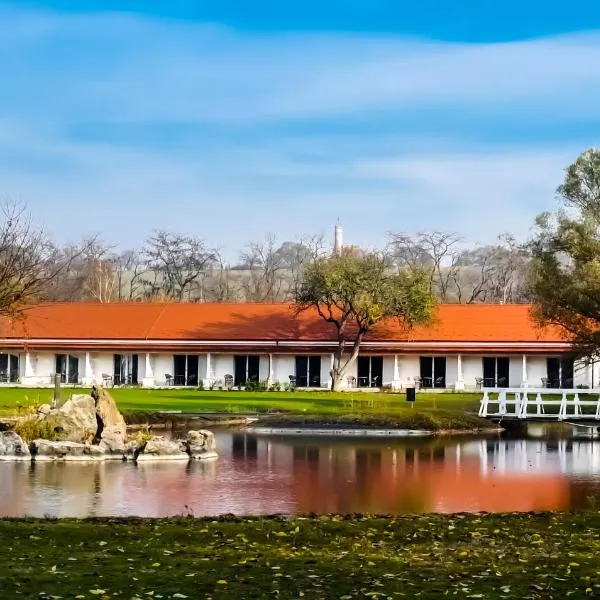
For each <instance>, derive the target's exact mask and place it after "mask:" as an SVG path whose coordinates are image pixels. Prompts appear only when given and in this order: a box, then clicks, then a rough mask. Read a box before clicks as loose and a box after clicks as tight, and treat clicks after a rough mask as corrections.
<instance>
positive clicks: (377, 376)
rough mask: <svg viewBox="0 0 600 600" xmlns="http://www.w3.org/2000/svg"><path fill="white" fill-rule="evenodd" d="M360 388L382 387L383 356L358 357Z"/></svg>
mask: <svg viewBox="0 0 600 600" xmlns="http://www.w3.org/2000/svg"><path fill="white" fill-rule="evenodd" d="M357 367H358V368H357V371H358V387H380V386H381V380H382V379H383V356H359V357H358V366H357Z"/></svg>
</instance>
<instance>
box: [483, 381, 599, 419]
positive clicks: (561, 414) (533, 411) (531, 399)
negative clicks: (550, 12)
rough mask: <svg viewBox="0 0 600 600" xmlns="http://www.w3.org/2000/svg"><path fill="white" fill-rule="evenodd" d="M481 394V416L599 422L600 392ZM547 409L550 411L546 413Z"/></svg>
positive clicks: (496, 390)
mask: <svg viewBox="0 0 600 600" xmlns="http://www.w3.org/2000/svg"><path fill="white" fill-rule="evenodd" d="M482 392H483V397H482V399H481V404H480V407H479V416H480V417H512V418H515V417H516V418H519V419H527V418H528V417H547V418H549V419H550V418H556V420H558V421H564V420H566V419H572V418H575V419H578V418H584V417H585V418H587V419H591V418H593V419H597V420H599V421H600V389H585V388H584V389H580V388H577V389H551V388H483V389H482ZM556 407H558V410H555V409H556ZM587 407H593V409H591V410H590V409H588V408H587ZM493 408H497V410H496V411H494V410H492V409H493ZM546 408H548V409H551V410H549V412H546Z"/></svg>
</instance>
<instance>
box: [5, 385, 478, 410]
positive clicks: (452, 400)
mask: <svg viewBox="0 0 600 600" xmlns="http://www.w3.org/2000/svg"><path fill="white" fill-rule="evenodd" d="M85 392H89V388H67V387H65V388H63V389H62V395H63V397H64V398H68V397H69V396H70V395H71V394H73V393H85ZM110 393H111V394H112V395H113V397H114V398H115V400H116V402H117V405H118V406H119V409H120V410H121V411H123V412H136V411H139V412H156V411H182V412H188V413H200V412H218V413H256V412H268V411H285V412H294V413H302V412H306V413H310V414H340V413H349V412H356V411H370V412H380V413H387V414H390V413H394V412H397V411H404V410H406V409H407V408H410V407H408V403H407V402H406V395H405V394H392V393H375V392H339V393H336V392H312V391H296V392H243V391H242V392H240V391H231V392H224V391H214V392H211V391H198V390H180V389H173V390H169V389H160V390H152V389H144V388H113V389H111V390H110ZM51 398H52V390H50V389H35V388H0V415H5V416H6V415H13V414H16V413H17V412H18V410H19V407H21V410H26V409H28V408H29V407H32V406H39V405H40V404H43V403H44V402H49V401H50V400H51ZM480 398H481V395H480V394H477V393H430V392H429V393H428V392H419V393H417V402H416V407H417V408H418V410H431V409H433V410H437V409H438V408H443V409H445V410H453V411H461V412H464V411H472V412H475V411H476V410H477V408H478V407H479V401H480Z"/></svg>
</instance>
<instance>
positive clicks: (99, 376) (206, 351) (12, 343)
mask: <svg viewBox="0 0 600 600" xmlns="http://www.w3.org/2000/svg"><path fill="white" fill-rule="evenodd" d="M529 310H530V307H529V306H525V305H487V304H481V305H441V306H440V307H439V308H438V315H437V319H436V322H435V323H434V324H433V325H432V326H430V327H419V328H416V329H414V330H412V331H406V330H404V329H403V328H402V327H401V326H400V324H399V323H398V322H397V321H396V320H394V321H391V320H390V321H388V322H385V323H383V324H381V325H379V326H378V327H376V328H375V329H374V330H373V332H372V333H371V334H370V335H369V336H367V338H366V339H365V341H364V343H363V345H362V349H361V353H360V356H359V358H358V360H357V361H356V363H354V365H353V366H352V367H351V368H350V369H349V371H348V372H347V374H346V378H345V381H344V386H345V387H347V388H349V389H350V388H381V387H388V388H393V389H402V388H404V387H407V386H413V385H415V384H416V385H418V386H421V387H424V388H434V389H475V388H477V387H481V386H482V385H483V386H486V387H494V386H498V387H507V386H510V387H517V386H523V387H525V386H529V387H541V386H548V387H575V386H578V385H583V386H590V387H594V386H595V385H597V384H598V382H599V372H598V369H597V368H596V365H593V366H590V365H584V364H583V363H577V362H575V363H574V362H573V360H572V358H569V350H570V344H569V342H568V340H566V339H565V338H564V337H562V336H561V334H560V332H559V331H558V330H556V329H553V328H544V329H539V328H538V327H536V325H535V324H534V323H533V322H532V320H531V319H530V316H529ZM335 348H336V340H335V331H334V330H333V328H331V326H330V325H328V324H327V323H325V322H324V321H323V320H321V319H320V318H319V317H318V315H317V314H316V313H312V312H303V313H301V314H299V315H296V314H295V313H294V311H293V309H292V307H290V306H288V305H284V304H275V305H266V304H173V303H171V304H159V303H146V304H144V303H131V304H82V303H57V304H43V305H38V306H33V307H31V308H30V309H28V310H27V312H26V315H25V318H24V319H9V318H3V319H0V351H1V354H0V384H3V385H8V384H10V385H17V384H20V385H24V386H46V385H50V384H51V383H52V381H53V376H54V374H55V373H60V374H61V376H62V380H63V381H64V382H65V383H71V384H81V385H86V386H89V385H91V384H93V383H97V384H106V385H142V386H144V387H159V386H166V385H174V386H198V385H199V382H200V381H201V382H202V384H203V385H204V386H205V387H215V388H218V387H224V386H225V384H226V381H231V378H233V383H234V385H236V386H244V385H245V383H246V382H247V381H248V380H249V379H256V380H260V381H264V382H269V383H270V384H273V383H275V382H279V383H280V384H281V385H282V386H284V385H286V384H289V383H290V381H294V382H295V384H296V385H297V386H298V387H311V388H327V387H329V385H330V377H329V372H330V369H331V365H332V360H333V354H332V353H333V351H334V350H335Z"/></svg>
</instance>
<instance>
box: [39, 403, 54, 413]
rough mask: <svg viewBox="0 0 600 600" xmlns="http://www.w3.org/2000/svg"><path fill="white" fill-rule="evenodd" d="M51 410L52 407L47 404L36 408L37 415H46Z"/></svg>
mask: <svg viewBox="0 0 600 600" xmlns="http://www.w3.org/2000/svg"><path fill="white" fill-rule="evenodd" d="M51 411H52V407H51V406H50V405H49V404H42V405H41V406H40V407H39V408H38V409H37V413H38V415H48V414H50V412H51Z"/></svg>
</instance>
